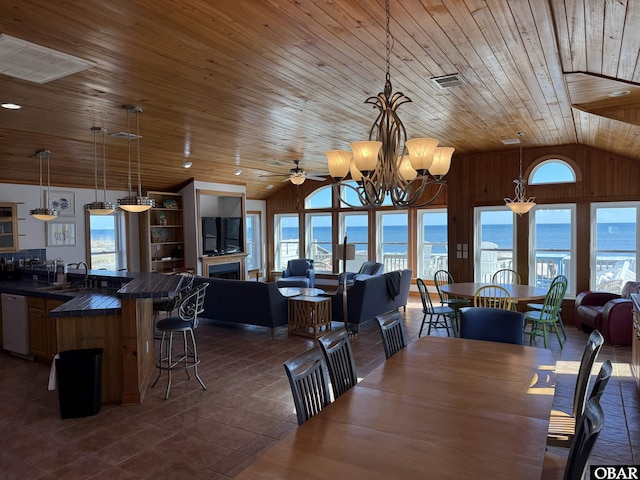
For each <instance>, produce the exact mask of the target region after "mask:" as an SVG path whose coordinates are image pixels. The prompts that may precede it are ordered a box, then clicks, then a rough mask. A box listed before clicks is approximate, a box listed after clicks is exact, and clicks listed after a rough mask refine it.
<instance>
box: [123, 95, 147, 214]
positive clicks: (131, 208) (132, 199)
mask: <svg viewBox="0 0 640 480" xmlns="http://www.w3.org/2000/svg"><path fill="white" fill-rule="evenodd" d="M122 108H123V109H124V110H126V111H127V151H128V155H129V196H127V197H124V198H120V199H118V206H119V207H120V208H121V209H122V210H126V211H127V212H132V213H139V212H144V211H146V210H149V209H150V208H151V207H155V201H154V200H153V199H151V198H149V197H143V196H142V184H141V183H140V114H141V113H142V109H141V108H140V107H135V106H133V105H125V106H124V107H122ZM131 113H135V114H136V134H135V137H136V139H137V141H138V146H137V149H136V151H137V154H138V195H137V196H136V195H134V194H133V192H132V191H131V137H132V136H133V135H132V134H131V123H130V121H129V114H131Z"/></svg>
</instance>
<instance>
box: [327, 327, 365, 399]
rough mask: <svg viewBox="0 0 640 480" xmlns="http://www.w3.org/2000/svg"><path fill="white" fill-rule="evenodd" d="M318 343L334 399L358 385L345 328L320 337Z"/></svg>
mask: <svg viewBox="0 0 640 480" xmlns="http://www.w3.org/2000/svg"><path fill="white" fill-rule="evenodd" d="M318 343H319V344H320V348H321V349H322V353H323V355H324V358H325V361H326V362H327V367H328V369H329V379H330V380H331V388H332V390H333V398H334V399H336V398H338V397H339V396H341V395H342V394H344V393H345V392H346V391H348V390H349V389H350V388H351V387H353V386H354V385H355V384H356V383H358V375H357V374H356V366H355V362H354V359H353V351H352V349H351V343H350V342H349V334H348V333H347V330H346V329H345V328H340V329H338V330H334V331H333V332H330V333H327V334H326V335H323V336H321V337H320V338H319V339H318Z"/></svg>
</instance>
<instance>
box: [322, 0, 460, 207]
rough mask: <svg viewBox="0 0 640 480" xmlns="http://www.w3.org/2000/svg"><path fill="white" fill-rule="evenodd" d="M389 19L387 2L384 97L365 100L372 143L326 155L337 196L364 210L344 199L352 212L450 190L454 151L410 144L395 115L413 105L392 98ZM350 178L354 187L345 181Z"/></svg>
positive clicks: (416, 201)
mask: <svg viewBox="0 0 640 480" xmlns="http://www.w3.org/2000/svg"><path fill="white" fill-rule="evenodd" d="M389 19H390V13H389V0H387V1H386V20H387V22H386V67H387V69H386V77H385V85H384V91H382V92H380V93H378V95H377V96H375V97H369V98H367V99H366V100H365V103H369V104H372V105H374V107H375V108H377V109H378V111H379V114H378V117H377V118H376V120H375V122H374V123H373V126H372V127H371V130H370V131H369V140H368V141H362V142H353V143H351V150H352V151H347V150H330V151H328V152H326V157H327V163H328V167H329V174H330V175H331V177H333V179H334V180H335V181H336V182H337V183H334V184H333V189H334V192H336V194H337V195H340V188H341V187H342V188H346V189H350V190H352V191H354V192H355V193H356V194H357V196H358V200H359V201H360V203H361V204H360V205H351V204H350V203H349V202H348V201H346V197H345V196H344V195H343V196H342V200H341V201H342V202H343V203H344V204H346V205H348V206H350V207H362V206H365V207H370V208H374V207H379V206H381V205H382V204H383V202H384V201H385V199H386V197H387V196H389V198H390V200H391V203H392V204H393V205H394V206H395V207H397V208H404V207H422V206H424V205H428V204H430V203H432V202H433V201H434V200H435V199H436V198H438V196H439V195H440V193H441V192H442V189H443V188H444V185H445V184H446V181H445V180H443V177H444V176H445V175H446V174H447V172H448V171H449V167H450V165H451V156H452V155H453V151H454V148H453V147H438V140H436V139H433V138H414V139H411V140H407V139H406V138H407V132H406V130H405V127H404V124H403V123H402V121H401V120H400V117H398V114H397V112H396V110H397V109H398V107H399V106H400V105H402V104H403V103H407V102H411V99H409V98H408V97H406V96H405V95H404V94H403V93H402V92H396V93H393V89H392V87H391V76H390V74H389V66H390V58H391V41H390V38H391V34H390V31H389ZM348 173H350V174H351V180H353V181H355V182H356V186H354V185H353V182H348V181H346V180H345V177H346V176H347V174H348ZM427 187H431V188H427Z"/></svg>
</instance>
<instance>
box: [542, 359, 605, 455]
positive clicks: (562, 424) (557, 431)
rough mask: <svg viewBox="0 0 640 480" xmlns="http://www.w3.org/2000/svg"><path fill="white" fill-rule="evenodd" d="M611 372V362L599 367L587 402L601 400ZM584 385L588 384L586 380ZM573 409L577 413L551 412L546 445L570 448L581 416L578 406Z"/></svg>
mask: <svg viewBox="0 0 640 480" xmlns="http://www.w3.org/2000/svg"><path fill="white" fill-rule="evenodd" d="M612 371H613V366H612V365H611V361H610V360H606V361H604V362H603V363H602V365H601V366H600V371H599V372H598V376H597V377H596V381H595V382H594V384H593V388H592V389H591V393H590V394H589V398H588V400H591V399H592V398H596V399H598V400H600V399H601V398H602V394H603V393H604V390H605V387H606V386H607V384H608V383H609V379H610V378H611V373H612ZM586 383H588V380H587V382H586ZM583 398H586V397H583ZM588 400H587V401H588ZM574 403H575V399H574ZM574 408H577V409H578V411H576V412H575V413H573V412H572V413H571V414H568V413H565V412H562V411H559V410H552V411H551V417H550V418H549V430H548V433H547V445H550V446H553V447H564V448H569V447H571V442H572V441H573V437H574V436H575V434H576V427H577V425H578V422H579V421H580V416H581V415H582V413H580V414H578V413H579V405H578V407H575V405H574ZM583 412H584V407H583Z"/></svg>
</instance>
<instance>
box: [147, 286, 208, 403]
mask: <svg viewBox="0 0 640 480" xmlns="http://www.w3.org/2000/svg"><path fill="white" fill-rule="evenodd" d="M208 286H209V283H207V282H204V283H202V284H200V285H198V286H197V287H195V288H194V289H192V291H191V292H190V293H187V294H186V295H185V296H184V297H183V299H182V302H180V305H179V307H178V316H177V317H168V318H163V319H161V320H158V323H157V324H156V328H157V329H158V331H159V332H160V333H162V339H161V340H160V355H159V357H158V362H157V363H156V367H158V369H159V371H158V376H157V377H156V379H155V380H154V381H153V383H152V384H151V387H155V385H156V383H157V382H158V380H159V379H160V376H161V375H162V371H163V370H166V371H167V372H168V377H169V378H168V381H167V392H166V394H165V396H164V399H165V400H167V399H168V398H169V391H170V390H171V374H172V372H173V370H176V369H178V370H184V371H185V372H186V374H187V378H188V379H189V380H190V379H191V376H190V375H189V369H191V368H192V369H193V373H194V376H195V377H196V379H197V380H198V382H200V385H202V389H203V390H206V389H207V387H206V386H205V384H204V382H203V381H202V379H201V378H200V376H199V375H198V364H199V363H200V358H199V357H198V351H197V349H196V339H195V337H194V335H193V331H194V330H195V329H196V328H197V327H198V314H200V313H202V311H203V310H204V295H205V289H206V288H207V287H208ZM174 333H182V345H183V350H182V352H181V353H179V354H178V357H177V358H176V357H174V356H173V334H174ZM187 333H188V334H189V335H187ZM189 339H191V345H189Z"/></svg>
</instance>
